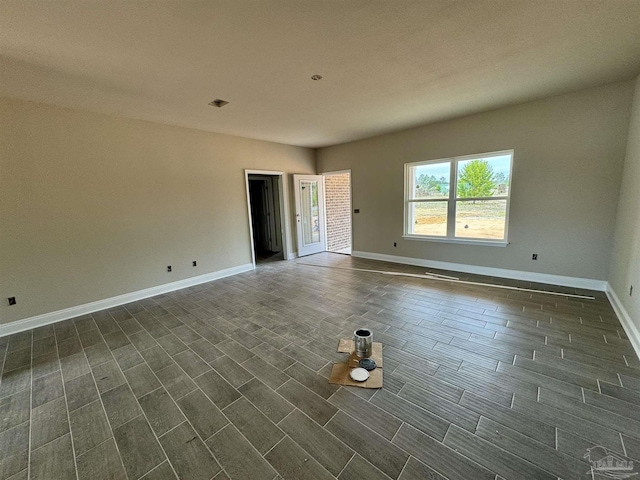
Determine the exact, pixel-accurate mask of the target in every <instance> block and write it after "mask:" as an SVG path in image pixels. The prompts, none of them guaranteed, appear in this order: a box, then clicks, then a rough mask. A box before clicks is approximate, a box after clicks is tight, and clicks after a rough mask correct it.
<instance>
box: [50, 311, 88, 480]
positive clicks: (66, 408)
mask: <svg viewBox="0 0 640 480" xmlns="http://www.w3.org/2000/svg"><path fill="white" fill-rule="evenodd" d="M71 325H72V326H73V329H74V331H75V332H76V336H77V335H78V333H77V329H76V326H75V323H72V324H71ZM78 342H79V343H80V338H79V337H78ZM80 346H82V343H80ZM56 350H57V354H58V355H57V357H58V358H57V362H58V368H60V382H61V383H62V396H63V398H64V407H65V410H66V412H67V425H68V428H69V438H70V439H71V454H72V455H73V467H74V469H75V474H76V479H78V477H79V472H78V462H77V455H76V446H75V441H74V435H73V431H72V429H71V412H69V401H68V398H67V388H66V384H65V382H64V377H63V376H62V363H61V362H60V344H59V343H58V342H57V338H56Z"/></svg>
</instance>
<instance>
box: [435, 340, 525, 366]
mask: <svg viewBox="0 0 640 480" xmlns="http://www.w3.org/2000/svg"><path fill="white" fill-rule="evenodd" d="M467 341H471V340H467ZM438 343H440V344H442V345H449V346H450V347H455V348H459V349H461V350H464V351H465V352H469V354H471V355H478V356H480V357H483V358H486V359H488V360H494V361H496V362H500V361H502V360H500V359H498V358H493V357H491V356H489V355H486V354H484V353H482V352H474V351H471V350H468V349H466V348H464V347H461V346H459V345H451V344H449V343H443V342H437V343H436V345H437V344H438ZM436 345H434V346H433V347H434V348H435V347H436ZM485 346H486V345H485ZM434 348H432V350H433V351H434V352H438V353H442V354H443V355H448V354H447V353H446V352H442V351H439V350H435V349H434ZM449 356H451V355H449ZM513 356H514V360H513V361H515V356H516V354H514V355H513ZM451 358H453V359H454V360H458V359H456V358H454V357H451ZM461 361H463V360H461Z"/></svg>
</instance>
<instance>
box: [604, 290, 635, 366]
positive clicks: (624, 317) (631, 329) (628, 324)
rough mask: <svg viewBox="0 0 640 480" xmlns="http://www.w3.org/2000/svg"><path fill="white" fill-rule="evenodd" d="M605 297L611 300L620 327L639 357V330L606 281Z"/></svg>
mask: <svg viewBox="0 0 640 480" xmlns="http://www.w3.org/2000/svg"><path fill="white" fill-rule="evenodd" d="M606 293H607V298H609V302H611V306H612V307H613V311H614V312H616V315H617V316H618V320H620V323H621V324H622V328H624V333H626V334H627V337H629V341H630V342H631V345H633V349H634V350H635V352H636V356H637V357H638V358H639V359H640V330H638V327H637V326H636V324H635V323H634V322H633V320H632V319H631V315H629V313H628V312H627V310H626V309H625V308H624V306H623V305H622V302H621V301H620V299H619V298H618V295H616V292H615V291H614V290H613V288H612V287H611V285H610V284H609V282H607V289H606Z"/></svg>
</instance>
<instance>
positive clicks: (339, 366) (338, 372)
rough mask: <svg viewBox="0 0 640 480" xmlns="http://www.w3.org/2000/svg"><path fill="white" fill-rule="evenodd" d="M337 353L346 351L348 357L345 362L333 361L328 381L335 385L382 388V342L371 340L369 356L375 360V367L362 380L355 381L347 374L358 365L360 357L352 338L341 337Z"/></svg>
mask: <svg viewBox="0 0 640 480" xmlns="http://www.w3.org/2000/svg"><path fill="white" fill-rule="evenodd" d="M338 352H339V353H348V354H349V359H348V360H347V361H346V363H334V364H333V369H332V370H331V377H329V383H334V384H336V385H347V386H351V387H360V388H382V344H381V343H380V342H373V346H372V349H371V358H372V359H373V360H375V362H376V365H378V366H377V368H376V369H375V370H372V371H370V372H369V378H368V379H367V380H366V381H364V382H356V381H355V380H352V379H351V377H350V376H349V372H351V370H352V369H354V368H356V367H358V362H359V361H360V358H359V357H358V356H356V352H355V348H354V345H353V340H349V339H345V338H343V339H341V340H340V342H339V343H338Z"/></svg>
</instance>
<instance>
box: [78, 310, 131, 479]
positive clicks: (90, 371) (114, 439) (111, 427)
mask: <svg viewBox="0 0 640 480" xmlns="http://www.w3.org/2000/svg"><path fill="white" fill-rule="evenodd" d="M94 322H95V319H94ZM76 331H77V327H76ZM98 333H99V335H100V337H101V338H102V341H103V342H104V336H103V335H102V332H101V331H100V330H98ZM127 338H128V337H127ZM104 343H105V344H106V342H104ZM81 344H82V342H81ZM107 348H108V347H107ZM82 353H83V355H84V356H85V360H86V361H87V365H89V375H91V379H92V381H93V387H94V388H95V389H96V393H97V394H98V401H99V402H100V405H101V406H102V413H103V414H104V417H105V418H106V419H107V425H109V430H110V432H111V437H110V438H113V444H114V445H115V447H116V452H118V459H119V460H120V466H121V467H122V471H123V472H125V475H126V476H127V478H128V476H129V474H128V473H127V469H126V468H125V465H124V460H123V457H122V453H121V452H120V446H119V445H118V442H116V436H115V432H114V429H113V426H112V425H111V420H110V419H109V415H107V409H106V408H105V406H104V401H103V399H102V394H101V393H100V389H99V388H98V383H97V382H96V378H95V374H94V372H93V368H92V366H91V362H89V357H88V356H87V352H86V348H84V347H82ZM109 355H110V356H111V358H112V359H113V361H114V362H116V365H117V366H118V368H119V369H120V365H119V364H118V362H117V361H116V360H115V357H114V356H113V352H112V350H109ZM107 361H110V360H107ZM104 363H106V362H104ZM100 365H102V364H100ZM120 372H121V373H122V370H121V369H120ZM122 376H123V377H124V373H122ZM125 381H126V377H125ZM114 388H115V387H114ZM129 388H131V387H129ZM132 394H133V392H132ZM74 455H75V452H74ZM76 474H78V472H77V468H76Z"/></svg>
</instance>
